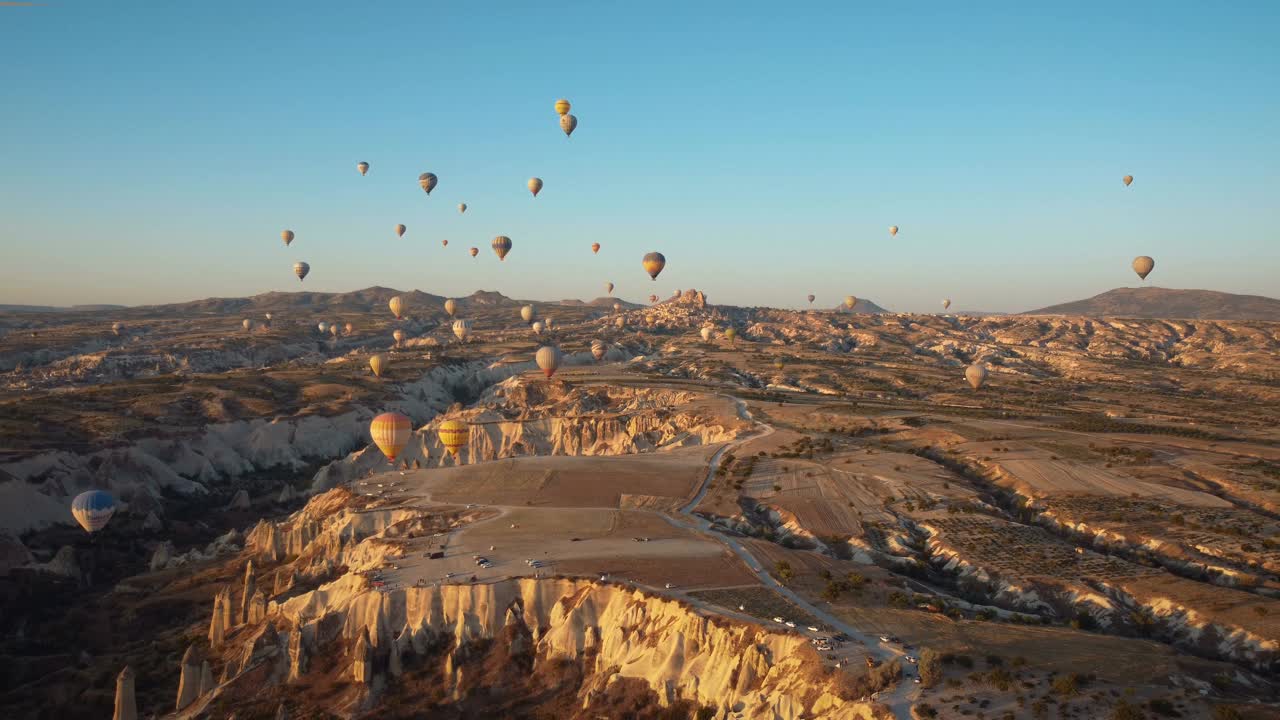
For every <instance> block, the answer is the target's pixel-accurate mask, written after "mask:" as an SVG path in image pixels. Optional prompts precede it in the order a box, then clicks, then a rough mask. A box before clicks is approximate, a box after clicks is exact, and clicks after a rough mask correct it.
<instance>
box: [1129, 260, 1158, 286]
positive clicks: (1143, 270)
mask: <svg viewBox="0 0 1280 720" xmlns="http://www.w3.org/2000/svg"><path fill="white" fill-rule="evenodd" d="M1155 266H1156V261H1155V260H1152V259H1151V258H1150V257H1148V256H1146V255H1139V256H1138V257H1136V258H1134V259H1133V271H1134V272H1136V273H1138V277H1139V278H1141V279H1143V280H1146V279H1147V275H1149V274H1150V273H1151V271H1152V269H1154V268H1155Z"/></svg>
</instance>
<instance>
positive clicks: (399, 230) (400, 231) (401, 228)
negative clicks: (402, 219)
mask: <svg viewBox="0 0 1280 720" xmlns="http://www.w3.org/2000/svg"><path fill="white" fill-rule="evenodd" d="M408 229H409V228H407V227H405V226H404V225H396V235H399V236H400V237H404V231H405V230H408Z"/></svg>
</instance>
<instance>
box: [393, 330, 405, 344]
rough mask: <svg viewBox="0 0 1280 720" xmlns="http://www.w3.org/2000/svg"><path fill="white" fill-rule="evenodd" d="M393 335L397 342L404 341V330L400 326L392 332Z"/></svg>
mask: <svg viewBox="0 0 1280 720" xmlns="http://www.w3.org/2000/svg"><path fill="white" fill-rule="evenodd" d="M391 337H392V338H393V339H395V341H396V344H397V345H399V344H400V343H402V342H404V331H403V330H401V329H400V328H396V331H395V332H393V333H391Z"/></svg>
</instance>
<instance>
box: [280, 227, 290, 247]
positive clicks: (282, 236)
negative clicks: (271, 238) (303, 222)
mask: <svg viewBox="0 0 1280 720" xmlns="http://www.w3.org/2000/svg"><path fill="white" fill-rule="evenodd" d="M280 239H281V240H283V241H284V246H285V247H289V243H291V242H293V231H292V230H284V231H282V232H281V233H280Z"/></svg>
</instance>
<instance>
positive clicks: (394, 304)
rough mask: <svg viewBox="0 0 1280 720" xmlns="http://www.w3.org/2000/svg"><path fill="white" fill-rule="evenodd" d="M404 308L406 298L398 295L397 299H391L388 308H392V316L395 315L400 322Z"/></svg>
mask: <svg viewBox="0 0 1280 720" xmlns="http://www.w3.org/2000/svg"><path fill="white" fill-rule="evenodd" d="M404 306H405V302H404V298H402V297H400V296H399V295H396V296H395V297H393V298H391V300H389V301H388V302H387V307H389V308H391V314H392V315H395V316H396V319H397V320H399V319H400V318H401V317H402V316H403V314H404Z"/></svg>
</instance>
